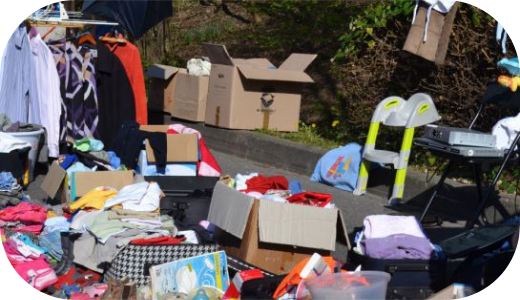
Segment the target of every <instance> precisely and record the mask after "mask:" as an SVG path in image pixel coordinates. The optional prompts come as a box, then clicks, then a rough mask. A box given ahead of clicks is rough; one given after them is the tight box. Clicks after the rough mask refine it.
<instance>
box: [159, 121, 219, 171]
mask: <svg viewBox="0 0 520 300" xmlns="http://www.w3.org/2000/svg"><path fill="white" fill-rule="evenodd" d="M184 128H186V129H188V127H184ZM189 129H190V130H191V131H192V132H193V133H197V135H198V137H199V151H200V157H199V161H198V162H197V175H199V176H208V175H207V174H205V173H204V172H203V171H202V170H201V163H205V164H206V165H208V166H209V167H211V168H212V169H213V170H214V171H215V172H217V173H218V174H219V175H220V174H221V173H222V169H221V168H220V166H219V165H218V163H217V160H216V159H215V157H213V154H211V152H210V151H209V149H208V147H207V146H206V143H204V139H203V138H202V135H201V134H200V132H198V131H196V130H194V129H191V128H189ZM190 130H188V131H187V132H191V131H190ZM166 133H168V134H179V132H177V131H176V130H174V129H172V128H169V129H168V131H167V132H166ZM217 176H218V175H217Z"/></svg>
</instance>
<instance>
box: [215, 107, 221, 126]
mask: <svg viewBox="0 0 520 300" xmlns="http://www.w3.org/2000/svg"><path fill="white" fill-rule="evenodd" d="M219 125H220V106H217V110H216V112H215V126H217V127H219Z"/></svg>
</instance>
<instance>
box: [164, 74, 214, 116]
mask: <svg viewBox="0 0 520 300" xmlns="http://www.w3.org/2000/svg"><path fill="white" fill-rule="evenodd" d="M176 77H177V84H176V86H175V97H174V98H175V101H174V103H173V106H172V110H171V115H172V116H174V117H176V118H179V119H183V120H189V121H195V122H204V118H205V117H206V102H207V99H208V84H209V77H207V76H194V75H190V74H186V73H179V74H177V76H176Z"/></svg>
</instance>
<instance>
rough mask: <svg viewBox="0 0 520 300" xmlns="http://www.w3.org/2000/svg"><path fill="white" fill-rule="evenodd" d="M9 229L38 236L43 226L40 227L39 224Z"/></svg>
mask: <svg viewBox="0 0 520 300" xmlns="http://www.w3.org/2000/svg"><path fill="white" fill-rule="evenodd" d="M11 229H12V230H13V231H16V232H30V233H34V234H40V232H42V229H43V225H41V224H38V225H27V226H20V227H14V228H11Z"/></svg>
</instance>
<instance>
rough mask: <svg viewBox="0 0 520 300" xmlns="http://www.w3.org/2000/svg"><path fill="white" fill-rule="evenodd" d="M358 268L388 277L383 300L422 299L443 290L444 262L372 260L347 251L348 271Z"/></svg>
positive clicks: (443, 260)
mask: <svg viewBox="0 0 520 300" xmlns="http://www.w3.org/2000/svg"><path fill="white" fill-rule="evenodd" d="M358 265H361V269H362V270H370V271H383V272H387V273H389V274H390V275H391V276H392V278H391V279H390V282H389V283H388V288H387V293H386V298H387V299H426V298H428V297H429V296H430V295H432V294H434V293H435V292H437V291H439V290H441V289H443V288H444V287H446V285H447V284H446V260H445V259H439V260H433V259H430V260H414V259H376V258H371V257H368V256H365V255H361V254H359V253H357V252H354V251H352V250H351V251H350V252H349V256H348V265H347V268H348V269H349V270H353V269H355V268H356V267H357V266H358Z"/></svg>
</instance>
